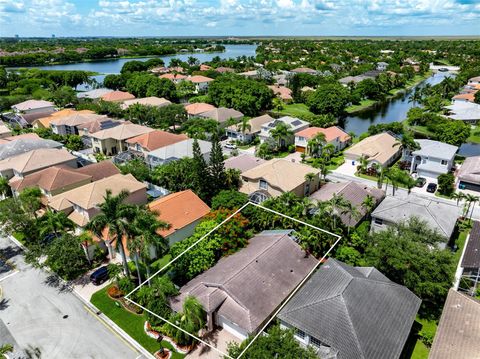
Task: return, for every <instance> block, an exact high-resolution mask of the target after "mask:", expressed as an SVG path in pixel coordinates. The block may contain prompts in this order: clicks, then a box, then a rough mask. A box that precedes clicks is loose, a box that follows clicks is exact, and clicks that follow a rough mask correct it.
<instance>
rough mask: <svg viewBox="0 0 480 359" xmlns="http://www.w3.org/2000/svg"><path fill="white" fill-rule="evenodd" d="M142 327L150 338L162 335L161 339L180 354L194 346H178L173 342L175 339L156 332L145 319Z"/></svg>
mask: <svg viewBox="0 0 480 359" xmlns="http://www.w3.org/2000/svg"><path fill="white" fill-rule="evenodd" d="M143 327H144V329H145V333H146V334H147V335H148V336H149V337H150V338H153V339H158V338H159V337H160V336H162V340H165V341H166V342H168V343H170V344H171V345H172V346H173V348H174V349H175V350H176V351H177V352H179V353H181V354H188V353H190V352H191V351H192V350H193V348H194V347H195V344H193V345H190V346H180V345H178V344H177V343H175V341H174V340H173V339H172V338H169V337H168V336H166V335H164V334H161V333H159V332H157V331H156V330H153V329H152V327H151V325H150V324H149V323H148V322H147V321H145V324H144V326H143Z"/></svg>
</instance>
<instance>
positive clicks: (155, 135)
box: [126, 130, 188, 157]
mask: <svg viewBox="0 0 480 359" xmlns="http://www.w3.org/2000/svg"><path fill="white" fill-rule="evenodd" d="M186 139H188V137H187V136H186V135H183V134H181V135H177V134H175V133H171V132H166V131H161V130H155V131H152V132H148V133H144V134H143V135H140V136H136V137H132V138H129V139H128V140H127V141H126V142H127V145H128V150H129V151H131V152H134V153H137V154H139V155H141V156H142V157H146V156H147V154H148V153H149V152H152V151H155V150H157V149H159V148H162V147H165V146H169V145H172V144H174V143H177V142H180V141H184V140H186Z"/></svg>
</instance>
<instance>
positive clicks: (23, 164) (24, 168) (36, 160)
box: [0, 148, 77, 179]
mask: <svg viewBox="0 0 480 359" xmlns="http://www.w3.org/2000/svg"><path fill="white" fill-rule="evenodd" d="M58 165H65V166H68V167H72V168H77V157H75V156H73V155H71V154H70V153H69V152H68V151H66V150H63V149H61V150H59V149H56V148H39V149H36V150H32V151H29V152H25V153H22V154H19V155H16V156H12V157H9V158H6V159H4V160H1V161H0V176H2V177H5V178H7V179H11V178H12V177H14V176H15V177H18V178H22V177H25V176H26V175H28V174H30V173H33V172H36V171H40V170H43V169H44V168H47V167H51V166H58Z"/></svg>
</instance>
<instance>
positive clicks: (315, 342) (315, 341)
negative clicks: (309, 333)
mask: <svg viewBox="0 0 480 359" xmlns="http://www.w3.org/2000/svg"><path fill="white" fill-rule="evenodd" d="M310 344H311V345H313V346H316V347H317V348H320V347H325V346H327V345H325V344H324V343H323V342H322V341H321V340H318V339H317V338H315V337H310Z"/></svg>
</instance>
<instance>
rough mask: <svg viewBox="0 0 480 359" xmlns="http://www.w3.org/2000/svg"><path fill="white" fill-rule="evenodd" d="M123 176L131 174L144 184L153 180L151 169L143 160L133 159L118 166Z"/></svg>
mask: <svg viewBox="0 0 480 359" xmlns="http://www.w3.org/2000/svg"><path fill="white" fill-rule="evenodd" d="M118 168H119V169H120V171H121V172H122V174H127V173H130V174H132V175H133V177H135V178H136V179H137V180H139V181H141V182H144V181H150V180H151V177H150V176H151V174H150V169H149V168H148V166H147V164H146V163H145V162H144V161H142V160H141V159H138V158H136V159H133V160H131V161H128V162H125V163H123V164H121V165H119V166H118Z"/></svg>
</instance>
